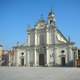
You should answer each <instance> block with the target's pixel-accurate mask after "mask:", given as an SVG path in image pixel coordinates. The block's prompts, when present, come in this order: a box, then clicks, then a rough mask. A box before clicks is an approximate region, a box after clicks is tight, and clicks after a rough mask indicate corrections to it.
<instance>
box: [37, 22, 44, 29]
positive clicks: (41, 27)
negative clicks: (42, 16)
mask: <svg viewBox="0 0 80 80" xmlns="http://www.w3.org/2000/svg"><path fill="white" fill-rule="evenodd" d="M36 28H38V29H43V28H45V24H44V23H39V24H38V25H37V27H36Z"/></svg>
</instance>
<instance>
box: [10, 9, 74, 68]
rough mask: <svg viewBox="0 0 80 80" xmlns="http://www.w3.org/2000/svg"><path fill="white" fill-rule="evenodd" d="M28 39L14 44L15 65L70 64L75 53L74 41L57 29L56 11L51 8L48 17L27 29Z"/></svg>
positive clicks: (13, 60)
mask: <svg viewBox="0 0 80 80" xmlns="http://www.w3.org/2000/svg"><path fill="white" fill-rule="evenodd" d="M27 35H28V37H27V39H28V40H27V41H26V43H25V44H23V45H17V46H14V48H13V50H14V57H13V59H12V63H13V65H15V66H35V67H39V66H69V65H71V64H72V62H73V59H74V57H73V56H74V55H73V50H72V48H73V47H74V42H71V40H70V39H68V38H66V37H65V36H64V35H63V34H62V32H61V31H60V30H59V29H57V26H56V19H55V13H54V12H53V11H52V10H51V11H50V12H49V13H48V19H47V21H45V20H44V19H43V18H41V19H40V20H39V21H38V22H37V24H36V25H35V26H34V28H29V29H28V30H27Z"/></svg>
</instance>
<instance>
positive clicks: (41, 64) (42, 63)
mask: <svg viewBox="0 0 80 80" xmlns="http://www.w3.org/2000/svg"><path fill="white" fill-rule="evenodd" d="M39 65H40V66H44V65H45V61H44V54H39Z"/></svg>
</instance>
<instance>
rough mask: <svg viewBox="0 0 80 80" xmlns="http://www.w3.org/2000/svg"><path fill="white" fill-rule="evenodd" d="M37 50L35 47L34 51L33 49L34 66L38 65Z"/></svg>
mask: <svg viewBox="0 0 80 80" xmlns="http://www.w3.org/2000/svg"><path fill="white" fill-rule="evenodd" d="M37 62H38V61H37V51H36V48H35V51H34V66H38V63H37Z"/></svg>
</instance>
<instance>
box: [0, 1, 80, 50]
mask: <svg viewBox="0 0 80 80" xmlns="http://www.w3.org/2000/svg"><path fill="white" fill-rule="evenodd" d="M51 9H53V11H54V12H55V15H56V25H57V28H58V29H60V31H61V32H62V33H63V34H64V35H65V36H66V37H67V38H68V37H69V36H70V38H71V41H73V42H75V43H76V46H77V47H79V48H80V0H0V44H2V45H3V46H4V48H5V49H10V48H11V47H13V46H14V45H16V43H17V41H19V42H20V44H23V43H26V40H27V29H28V28H29V25H30V26H31V27H34V25H35V24H36V23H37V21H38V20H39V19H40V17H41V15H43V17H44V19H45V20H47V17H48V13H49V11H50V10H51Z"/></svg>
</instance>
